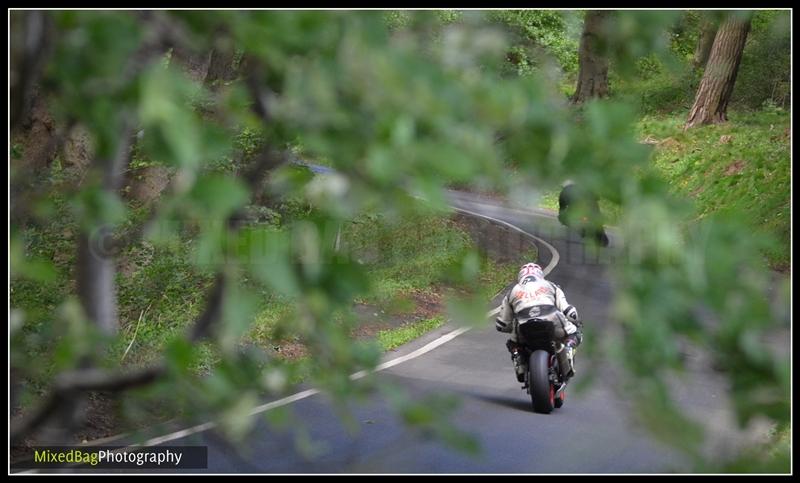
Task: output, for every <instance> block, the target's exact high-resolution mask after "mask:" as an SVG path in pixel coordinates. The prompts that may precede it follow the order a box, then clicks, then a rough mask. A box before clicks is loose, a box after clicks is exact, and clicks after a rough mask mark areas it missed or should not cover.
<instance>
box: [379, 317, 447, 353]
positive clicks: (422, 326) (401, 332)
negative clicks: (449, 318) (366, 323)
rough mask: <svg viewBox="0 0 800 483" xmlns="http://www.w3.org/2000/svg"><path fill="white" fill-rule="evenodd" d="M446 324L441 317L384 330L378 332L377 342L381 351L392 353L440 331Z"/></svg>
mask: <svg viewBox="0 0 800 483" xmlns="http://www.w3.org/2000/svg"><path fill="white" fill-rule="evenodd" d="M444 323H445V320H444V318H442V317H441V316H437V317H433V318H430V319H425V320H418V321H416V322H412V323H409V324H407V325H404V326H402V327H396V328H394V329H387V330H382V331H380V332H378V335H377V337H376V340H377V342H378V344H380V346H381V349H383V350H384V351H390V350H393V349H396V348H398V347H400V346H401V345H403V344H406V343H408V342H411V341H412V340H414V339H416V338H418V337H420V336H423V335H425V334H427V333H428V332H430V331H432V330H434V329H438V328H439V327H441V326H443V325H444Z"/></svg>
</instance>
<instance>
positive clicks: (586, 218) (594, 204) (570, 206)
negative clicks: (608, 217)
mask: <svg viewBox="0 0 800 483" xmlns="http://www.w3.org/2000/svg"><path fill="white" fill-rule="evenodd" d="M601 220H602V215H601V213H600V206H599V204H598V200H597V197H596V196H594V195H592V194H590V193H587V192H585V191H582V190H580V189H579V188H576V187H575V185H574V184H570V185H567V186H565V187H564V188H563V189H562V190H561V193H560V194H559V196H558V221H560V222H561V224H562V225H564V226H566V227H569V228H575V229H577V230H578V233H579V234H580V236H581V238H583V239H587V238H591V239H593V240H594V241H595V242H596V243H597V244H598V245H600V246H603V247H607V246H608V243H609V240H608V235H607V234H606V231H605V229H604V228H603V223H602V221H601Z"/></svg>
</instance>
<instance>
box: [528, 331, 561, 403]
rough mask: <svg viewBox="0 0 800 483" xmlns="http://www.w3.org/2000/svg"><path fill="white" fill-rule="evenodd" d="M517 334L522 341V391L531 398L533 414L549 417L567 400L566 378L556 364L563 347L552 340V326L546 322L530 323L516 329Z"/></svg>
mask: <svg viewBox="0 0 800 483" xmlns="http://www.w3.org/2000/svg"><path fill="white" fill-rule="evenodd" d="M519 333H520V335H521V336H522V341H523V342H521V343H520V344H519V346H520V349H519V351H520V354H519V355H520V362H521V366H522V371H524V374H522V376H523V380H522V381H520V382H523V383H524V385H523V386H522V389H525V390H526V391H527V393H528V394H529V395H530V397H531V404H532V405H533V410H534V411H535V412H537V413H544V414H549V413H550V412H552V411H553V408H560V407H561V406H563V405H564V401H565V400H566V398H567V392H566V389H567V383H566V377H565V376H566V375H565V374H562V370H561V366H562V364H561V362H560V361H559V355H560V354H561V352H562V351H563V350H565V346H564V344H562V343H560V342H557V341H556V340H555V337H554V328H553V324H552V322H550V321H548V320H540V319H536V318H533V319H530V320H528V321H527V322H525V323H522V324H520V325H519ZM518 379H519V377H518Z"/></svg>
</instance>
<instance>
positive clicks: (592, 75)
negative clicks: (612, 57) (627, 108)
mask: <svg viewBox="0 0 800 483" xmlns="http://www.w3.org/2000/svg"><path fill="white" fill-rule="evenodd" d="M610 15H611V12H608V11H605V10H604V11H595V10H590V11H589V12H586V20H585V21H584V23H583V35H582V36H581V45H580V48H579V49H578V62H579V66H578V67H579V69H578V85H577V87H576V88H575V94H574V95H573V96H572V103H573V104H582V103H583V102H585V101H586V100H588V99H591V98H593V97H606V96H607V95H608V57H607V56H606V55H605V52H603V50H604V49H601V48H600V44H601V43H602V42H603V37H604V36H605V28H606V24H607V19H608V17H609V16H610Z"/></svg>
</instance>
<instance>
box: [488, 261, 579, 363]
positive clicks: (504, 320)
mask: <svg viewBox="0 0 800 483" xmlns="http://www.w3.org/2000/svg"><path fill="white" fill-rule="evenodd" d="M531 278H532V277H528V279H527V280H526V281H523V282H522V283H521V284H519V283H518V284H516V285H514V287H513V288H512V289H511V291H510V292H509V293H508V294H507V295H506V296H505V297H504V298H503V302H502V304H501V305H500V315H499V316H498V317H497V319H496V325H497V330H499V331H500V332H507V333H510V334H511V340H512V341H514V342H515V343H517V342H521V341H520V340H519V337H520V336H519V325H520V324H524V323H526V322H528V321H529V320H531V319H533V318H537V319H545V320H549V321H550V322H552V323H553V327H554V329H555V337H556V340H558V341H559V342H563V341H564V339H566V338H567V336H569V335H572V334H576V335H577V337H578V342H580V332H579V330H578V326H576V325H575V324H574V323H573V322H572V321H571V320H569V319H568V318H567V317H566V316H565V315H564V312H565V311H568V309H570V308H571V307H572V306H571V305H570V304H569V302H567V297H566V295H564V291H563V290H561V287H559V286H558V285H556V284H554V283H553V282H550V281H548V280H545V279H543V278H535V279H533V280H531ZM548 307H555V308H556V309H557V310H552V309H551V310H546V309H547V308H548ZM570 365H571V364H570Z"/></svg>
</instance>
